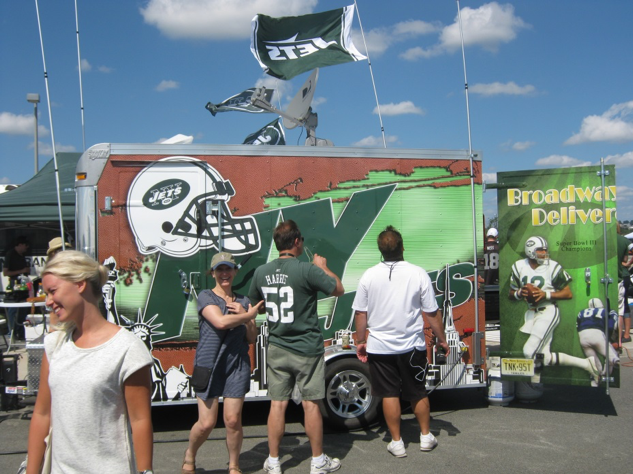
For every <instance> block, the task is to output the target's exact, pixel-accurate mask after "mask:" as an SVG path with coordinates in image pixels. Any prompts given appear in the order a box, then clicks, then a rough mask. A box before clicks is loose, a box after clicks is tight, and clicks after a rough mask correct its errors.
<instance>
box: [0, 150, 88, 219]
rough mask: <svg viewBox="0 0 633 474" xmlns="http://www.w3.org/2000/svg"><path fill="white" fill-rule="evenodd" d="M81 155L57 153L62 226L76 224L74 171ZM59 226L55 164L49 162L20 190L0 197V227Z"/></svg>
mask: <svg viewBox="0 0 633 474" xmlns="http://www.w3.org/2000/svg"><path fill="white" fill-rule="evenodd" d="M79 157H81V153H57V166H58V168H59V189H60V196H61V203H62V217H63V220H64V222H68V221H72V222H74V220H75V169H76V168H77V161H79ZM55 221H57V222H59V211H58V209H57V183H56V180H55V163H54V161H53V160H52V159H51V160H50V161H49V162H48V163H46V165H44V167H43V168H42V169H41V170H40V171H39V172H38V173H37V174H36V175H35V176H33V177H32V178H31V179H29V180H28V181H27V182H26V183H24V184H23V185H21V186H20V187H18V188H16V189H13V190H12V191H8V192H6V193H2V194H0V223H2V224H5V223H9V222H16V223H18V222H20V223H25V222H55Z"/></svg>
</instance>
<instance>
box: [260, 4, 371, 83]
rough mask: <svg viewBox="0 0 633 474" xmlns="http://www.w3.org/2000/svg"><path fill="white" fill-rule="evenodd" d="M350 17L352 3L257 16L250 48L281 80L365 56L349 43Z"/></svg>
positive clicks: (264, 66)
mask: <svg viewBox="0 0 633 474" xmlns="http://www.w3.org/2000/svg"><path fill="white" fill-rule="evenodd" d="M353 19H354V5H350V6H348V7H344V8H339V9H337V10H331V11H327V12H322V13H314V14H312V15H303V16H287V17H281V18H272V17H269V16H266V15H256V16H255V17H254V18H253V20H252V22H251V25H252V27H253V31H252V35H251V51H252V52H253V55H254V56H255V58H256V59H257V61H259V64H260V66H261V67H262V68H263V69H264V71H265V72H266V73H267V74H269V75H271V76H273V77H277V78H279V79H284V80H288V79H292V78H293V77H295V76H296V75H298V74H301V73H302V72H305V71H310V70H312V69H315V68H317V67H324V66H334V65H335V64H342V63H346V62H349V61H360V60H362V59H367V58H366V57H365V56H363V55H362V54H361V53H360V52H359V51H358V50H357V49H356V47H355V46H354V43H353V42H352V21H353Z"/></svg>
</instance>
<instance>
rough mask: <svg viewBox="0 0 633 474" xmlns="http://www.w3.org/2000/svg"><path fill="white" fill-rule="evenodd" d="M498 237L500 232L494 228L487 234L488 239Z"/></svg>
mask: <svg viewBox="0 0 633 474" xmlns="http://www.w3.org/2000/svg"><path fill="white" fill-rule="evenodd" d="M498 236H499V231H498V230H497V229H495V228H494V227H491V228H490V229H488V232H486V237H498Z"/></svg>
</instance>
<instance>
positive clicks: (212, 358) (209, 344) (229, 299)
mask: <svg viewBox="0 0 633 474" xmlns="http://www.w3.org/2000/svg"><path fill="white" fill-rule="evenodd" d="M209 274H210V275H212V276H213V278H214V279H215V287H214V288H213V289H212V290H204V291H202V292H200V294H199V295H198V315H199V320H200V339H199V341H198V347H197V349H196V359H195V365H196V366H198V367H206V368H209V369H213V372H212V375H211V376H210V377H209V378H208V380H207V379H206V378H203V380H202V382H201V385H202V387H198V388H197V389H196V396H197V398H198V421H197V422H196V423H195V424H194V425H193V427H192V428H191V433H190V434H189V446H188V447H187V450H186V451H185V458H184V460H183V465H182V474H194V473H195V471H196V453H197V452H198V449H199V448H200V446H202V443H204V442H205V441H206V439H207V438H208V437H209V434H211V431H212V430H213V428H214V427H215V424H216V421H217V419H218V397H223V399H224V402H223V403H224V407H223V412H224V425H225V427H226V447H227V450H228V452H229V465H228V474H238V473H240V472H242V471H241V470H240V451H241V449H242V439H243V432H242V405H243V404H244V395H246V393H247V392H248V390H249V388H250V375H251V363H250V358H249V356H248V344H249V343H254V342H255V340H256V339H257V326H256V325H255V317H256V316H257V311H258V310H259V308H260V307H261V306H262V303H263V302H260V303H258V304H257V305H256V306H254V307H252V306H251V305H250V300H249V299H248V298H247V297H245V296H242V295H238V294H237V293H234V292H233V279H234V278H235V275H236V274H237V264H236V263H235V260H234V258H233V255H231V254H230V253H227V252H220V253H218V254H216V255H214V256H213V259H212V260H211V270H210V271H209ZM193 379H194V386H195V385H197V383H196V381H195V379H196V375H195V370H194V376H193Z"/></svg>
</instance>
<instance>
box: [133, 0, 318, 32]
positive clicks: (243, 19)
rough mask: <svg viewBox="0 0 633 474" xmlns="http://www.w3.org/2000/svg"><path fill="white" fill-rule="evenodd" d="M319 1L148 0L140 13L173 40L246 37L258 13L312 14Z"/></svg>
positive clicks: (270, 14) (282, 14)
mask: <svg viewBox="0 0 633 474" xmlns="http://www.w3.org/2000/svg"><path fill="white" fill-rule="evenodd" d="M317 3H318V0H231V1H228V0H149V2H147V5H146V6H145V7H144V8H141V9H140V13H141V15H142V16H143V19H144V20H145V23H148V24H150V25H154V26H155V27H156V28H158V29H159V30H160V32H161V33H163V34H164V35H165V36H168V37H170V38H174V39H181V38H186V39H214V40H235V39H247V38H249V37H250V33H251V20H252V19H253V17H254V16H255V15H256V14H257V13H263V14H266V15H268V16H274V17H277V16H296V15H304V14H306V13H312V11H313V9H314V7H315V6H316V5H317Z"/></svg>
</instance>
